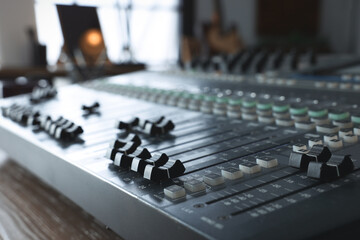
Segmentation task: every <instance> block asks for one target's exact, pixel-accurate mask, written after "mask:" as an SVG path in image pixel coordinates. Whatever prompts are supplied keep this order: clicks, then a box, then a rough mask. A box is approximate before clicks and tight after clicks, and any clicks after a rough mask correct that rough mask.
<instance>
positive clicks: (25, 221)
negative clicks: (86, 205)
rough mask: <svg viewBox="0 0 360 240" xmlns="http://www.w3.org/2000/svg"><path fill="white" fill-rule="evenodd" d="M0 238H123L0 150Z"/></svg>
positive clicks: (55, 239)
mask: <svg viewBox="0 0 360 240" xmlns="http://www.w3.org/2000/svg"><path fill="white" fill-rule="evenodd" d="M99 204H101V203H99ZM0 239H4V240H8V239H15V240H17V239H54V240H57V239H61V240H63V239H91V240H96V239H116V240H120V239H121V238H120V237H119V236H117V235H116V234H115V233H114V232H112V231H111V230H109V229H107V228H106V226H104V225H103V224H101V223H99V222H97V221H96V219H94V218H93V217H92V216H90V215H89V214H88V213H86V212H84V211H83V210H82V209H81V208H80V207H78V206H77V205H75V204H74V203H73V202H71V201H70V200H69V199H67V198H66V197H65V196H63V195H62V194H60V193H59V192H57V191H55V190H54V189H52V188H51V187H49V186H48V185H46V184H45V183H43V182H42V181H40V180H39V179H38V178H37V177H35V176H34V175H32V174H31V173H30V172H28V171H27V170H25V169H24V168H22V167H21V166H19V165H18V164H17V163H15V162H14V161H11V160H9V159H8V158H7V157H6V156H5V155H4V154H3V153H2V152H1V151H0Z"/></svg>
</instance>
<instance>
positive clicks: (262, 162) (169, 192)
mask: <svg viewBox="0 0 360 240" xmlns="http://www.w3.org/2000/svg"><path fill="white" fill-rule="evenodd" d="M277 165H278V160H277V159H276V158H274V157H270V156H261V157H257V158H256V163H253V162H243V163H240V164H239V168H234V167H229V168H225V169H221V175H220V174H216V173H210V174H206V175H204V176H203V181H200V180H197V179H192V180H188V181H185V182H184V187H181V186H178V185H172V186H170V187H167V188H165V189H164V194H165V196H167V197H169V198H170V199H178V198H182V197H185V196H186V191H185V189H186V190H187V191H189V192H190V193H198V192H203V191H205V189H206V185H205V184H207V185H209V186H213V187H215V186H219V185H222V184H224V183H225V179H228V180H236V179H239V178H241V177H242V176H243V173H246V174H254V173H257V172H260V171H261V167H264V168H272V167H276V166H277Z"/></svg>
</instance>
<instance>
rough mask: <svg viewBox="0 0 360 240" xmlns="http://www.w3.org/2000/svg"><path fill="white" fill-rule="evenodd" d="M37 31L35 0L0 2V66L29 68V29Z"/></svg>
mask: <svg viewBox="0 0 360 240" xmlns="http://www.w3.org/2000/svg"><path fill="white" fill-rule="evenodd" d="M28 27H32V28H34V29H35V14H34V1H33V0H1V1H0V66H1V67H17V66H28V65H30V63H31V47H30V43H29V38H28V36H27V30H26V29H27V28H28Z"/></svg>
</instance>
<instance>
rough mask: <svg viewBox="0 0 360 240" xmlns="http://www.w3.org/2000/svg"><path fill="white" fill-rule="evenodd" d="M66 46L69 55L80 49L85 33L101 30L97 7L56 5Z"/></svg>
mask: <svg viewBox="0 0 360 240" xmlns="http://www.w3.org/2000/svg"><path fill="white" fill-rule="evenodd" d="M56 7H57V11H58V14H59V19H60V24H61V29H62V32H63V36H64V41H65V45H66V47H67V49H68V51H69V54H71V56H73V53H74V50H75V49H77V48H79V41H80V38H81V36H82V34H83V33H84V32H86V31H87V30H89V29H94V28H95V29H99V30H100V23H99V18H98V15H97V12H96V7H83V6H81V7H80V6H76V5H56Z"/></svg>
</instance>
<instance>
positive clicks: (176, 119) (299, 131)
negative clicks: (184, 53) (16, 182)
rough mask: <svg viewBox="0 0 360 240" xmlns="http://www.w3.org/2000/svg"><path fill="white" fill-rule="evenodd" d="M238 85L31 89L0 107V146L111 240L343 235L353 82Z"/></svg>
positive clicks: (355, 174) (189, 80)
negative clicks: (118, 239)
mask: <svg viewBox="0 0 360 240" xmlns="http://www.w3.org/2000/svg"><path fill="white" fill-rule="evenodd" d="M252 76H253V77H251V76H248V77H243V76H239V75H231V74H217V73H194V72H184V71H174V72H150V71H148V72H138V73H132V74H127V75H121V76H115V77H107V78H102V79H97V80H93V81H89V82H85V83H80V84H75V85H70V86H65V87H62V88H59V89H57V90H55V89H53V88H51V87H48V88H45V87H44V88H40V89H36V91H34V92H33V93H32V94H30V95H21V96H17V97H12V98H8V99H3V100H1V102H0V104H1V108H2V116H1V117H0V140H1V142H0V147H1V148H2V149H4V150H6V151H7V152H8V153H9V155H10V156H11V157H12V158H13V159H15V160H16V161H18V162H19V163H20V164H21V165H23V166H24V167H25V168H27V169H28V170H30V171H31V172H33V173H34V174H36V175H37V176H39V177H40V178H41V179H42V180H43V181H45V182H46V183H48V184H49V185H51V186H52V187H54V188H55V189H57V190H58V191H60V192H62V193H63V194H64V195H66V196H67V197H69V198H70V199H71V200H72V201H74V202H75V203H77V204H78V205H79V206H81V207H82V208H83V209H85V210H86V211H87V212H89V213H91V214H92V215H93V216H94V217H96V218H97V219H98V220H99V221H101V222H103V223H104V224H105V225H107V226H108V227H109V228H110V229H112V230H113V231H115V232H116V233H118V234H119V235H120V236H122V237H124V238H125V239H142V238H146V239H265V238H266V239H302V238H316V237H326V238H330V239H331V238H336V237H339V236H342V237H344V236H351V235H349V234H352V233H353V232H354V231H357V230H356V229H357V227H356V223H358V222H359V220H360V204H359V201H360V171H359V168H360V162H359V160H360V148H359V146H360V145H359V143H358V138H359V135H360V106H359V97H358V96H359V89H360V87H359V86H360V85H359V83H358V81H357V79H356V78H355V77H354V78H350V79H348V78H347V79H343V80H339V81H338V82H335V81H333V80H331V81H330V80H328V79H326V78H314V79H302V80H300V79H296V78H289V77H282V78H280V77H276V78H275V77H268V76H265V75H261V76H260V75H252ZM34 100H35V101H34Z"/></svg>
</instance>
